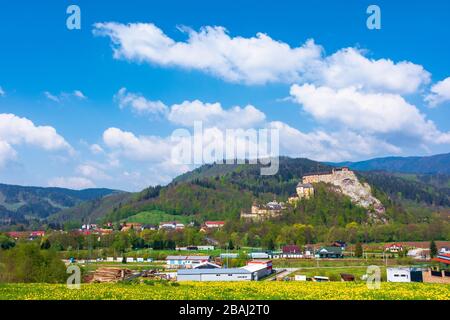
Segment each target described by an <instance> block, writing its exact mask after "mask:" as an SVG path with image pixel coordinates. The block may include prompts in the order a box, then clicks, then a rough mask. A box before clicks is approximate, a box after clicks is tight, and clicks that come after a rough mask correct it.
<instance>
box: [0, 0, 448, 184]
mask: <svg viewBox="0 0 450 320" xmlns="http://www.w3.org/2000/svg"><path fill="white" fill-rule="evenodd" d="M373 3H375V4H377V5H379V7H380V8H381V21H382V22H381V23H382V28H381V30H369V29H368V28H367V27H366V19H367V17H368V15H367V14H366V9H367V7H368V6H369V5H370V4H372V1H362V0H357V1H356V0H355V1H336V0H333V1H332V0H329V1H320V2H317V1H251V0H250V1H245V2H244V3H237V2H236V3H234V2H231V1H230V2H228V3H227V2H219V1H135V0H129V1H58V2H55V1H39V2H28V1H16V2H10V3H7V4H4V5H3V7H2V10H1V11H0V24H1V28H0V39H2V43H3V46H2V49H3V50H1V51H0V88H1V90H0V181H1V182H3V183H13V184H23V185H41V186H63V187H72V188H85V187H111V188H118V189H124V190H139V189H141V188H143V187H145V186H147V185H150V184H158V183H167V182H169V181H170V179H171V178H173V177H174V176H176V175H178V174H180V173H182V172H184V171H186V170H188V169H189V168H191V166H186V165H179V164H174V163H171V161H170V155H169V154H170V148H171V145H170V142H169V141H168V140H169V137H170V135H171V133H172V132H173V130H175V129H178V128H187V129H188V130H191V129H192V121H193V120H195V119H202V120H203V121H204V123H205V126H206V129H209V130H211V132H212V131H214V130H225V129H227V128H235V127H237V126H238V125H239V128H241V127H242V128H244V129H249V128H256V129H259V128H277V129H279V130H280V139H281V144H280V151H281V153H282V154H286V155H289V156H294V157H295V156H296V157H300V156H301V157H309V158H312V159H317V160H324V161H341V160H362V159H368V158H372V157H378V156H386V155H426V154H435V153H444V152H449V151H450V133H449V131H450V125H449V121H448V118H449V115H450V109H449V108H450V78H448V77H450V59H448V57H449V56H450V41H448V38H449V34H450V26H449V24H448V12H450V4H449V3H448V2H446V1H439V0H435V1H415V2H413V3H408V4H406V2H403V1H395V2H394V1H376V2H373ZM70 4H76V5H78V6H79V7H80V9H81V30H68V29H67V27H66V19H67V17H68V15H67V14H66V8H67V7H68V6H69V5H70ZM99 23H100V24H99ZM136 23H142V24H141V25H137V24H136ZM208 26H209V27H210V29H207V27H208ZM220 27H222V28H224V29H226V31H225V30H224V29H222V28H220ZM202 30H203V31H202ZM259 33H261V34H263V35H262V36H258V34H259ZM310 39H313V41H314V42H313V43H312V42H308V40H310ZM308 43H309V45H308ZM447 79H448V80H447ZM446 80H447V81H446ZM121 89H123V90H122V91H121V93H119V90H121ZM248 105H251V106H252V107H247V106H248Z"/></svg>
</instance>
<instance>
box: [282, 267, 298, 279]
mask: <svg viewBox="0 0 450 320" xmlns="http://www.w3.org/2000/svg"><path fill="white" fill-rule="evenodd" d="M298 269H299V268H283V270H284V271H282V272H280V273H279V274H278V275H277V281H282V280H283V279H284V277H286V276H288V275H289V274H291V273H292V272H295V271H297V270H298Z"/></svg>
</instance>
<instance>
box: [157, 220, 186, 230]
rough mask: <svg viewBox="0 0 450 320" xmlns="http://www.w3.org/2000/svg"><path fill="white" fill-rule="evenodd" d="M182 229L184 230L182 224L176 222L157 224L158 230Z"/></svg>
mask: <svg viewBox="0 0 450 320" xmlns="http://www.w3.org/2000/svg"><path fill="white" fill-rule="evenodd" d="M183 229H184V224H182V223H180V222H177V221H172V222H161V223H160V224H159V230H167V231H171V230H183Z"/></svg>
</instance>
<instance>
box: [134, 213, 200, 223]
mask: <svg viewBox="0 0 450 320" xmlns="http://www.w3.org/2000/svg"><path fill="white" fill-rule="evenodd" d="M191 220H192V219H191V218H189V217H188V216H181V215H174V214H168V213H165V212H164V211H159V210H152V211H143V212H139V213H137V214H135V215H133V216H131V217H128V218H127V219H126V221H127V222H135V223H142V224H159V223H160V222H169V221H178V222H181V223H185V224H187V223H189V222H191Z"/></svg>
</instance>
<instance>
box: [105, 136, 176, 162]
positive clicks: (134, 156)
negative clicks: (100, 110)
mask: <svg viewBox="0 0 450 320" xmlns="http://www.w3.org/2000/svg"><path fill="white" fill-rule="evenodd" d="M103 142H104V143H105V145H106V146H108V147H109V148H110V149H111V150H112V152H113V153H114V155H115V156H117V157H124V158H127V159H131V160H138V161H160V160H161V159H164V158H165V157H168V156H169V155H170V150H171V149H170V144H169V142H168V140H166V139H161V138H159V137H152V136H136V135H134V133H132V132H128V131H122V130H121V129H118V128H109V129H107V130H105V132H104V133H103Z"/></svg>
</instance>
